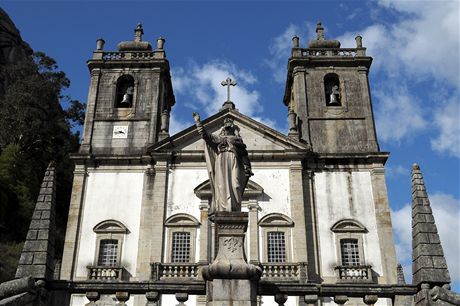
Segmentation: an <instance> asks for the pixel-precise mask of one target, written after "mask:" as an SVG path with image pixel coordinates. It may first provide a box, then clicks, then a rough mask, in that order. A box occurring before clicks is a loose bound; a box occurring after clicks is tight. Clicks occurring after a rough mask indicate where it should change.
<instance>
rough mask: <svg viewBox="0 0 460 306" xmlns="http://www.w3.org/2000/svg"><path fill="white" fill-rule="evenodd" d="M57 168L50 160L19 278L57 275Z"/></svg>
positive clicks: (17, 274)
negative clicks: (55, 270) (55, 269)
mask: <svg viewBox="0 0 460 306" xmlns="http://www.w3.org/2000/svg"><path fill="white" fill-rule="evenodd" d="M55 172H56V168H55V164H54V162H50V163H49V165H48V168H47V169H46V172H45V176H44V178H43V182H42V185H41V188H40V192H39V195H38V198H37V202H36V204H35V210H34V213H33V215H32V219H31V221H30V225H29V231H28V232H27V236H26V241H25V242H24V247H23V249H22V253H21V257H20V258H19V265H18V268H17V270H16V278H20V277H27V276H31V277H33V278H35V279H45V280H52V279H53V270H54V240H55V237H54V234H55V207H56V174H55Z"/></svg>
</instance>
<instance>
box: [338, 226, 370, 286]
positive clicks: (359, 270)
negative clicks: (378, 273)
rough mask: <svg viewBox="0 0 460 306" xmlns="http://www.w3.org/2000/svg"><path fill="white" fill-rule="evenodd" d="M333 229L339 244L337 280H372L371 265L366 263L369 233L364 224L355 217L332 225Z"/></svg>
mask: <svg viewBox="0 0 460 306" xmlns="http://www.w3.org/2000/svg"><path fill="white" fill-rule="evenodd" d="M331 231H332V232H334V235H335V239H336V245H337V266H336V267H335V270H336V273H337V281H338V282H371V281H372V272H371V266H370V265H366V263H365V254H364V248H363V240H364V234H365V233H367V229H366V228H365V227H364V225H362V224H361V223H360V222H358V221H356V220H353V219H342V220H340V221H338V222H336V223H335V224H334V225H333V226H332V227H331Z"/></svg>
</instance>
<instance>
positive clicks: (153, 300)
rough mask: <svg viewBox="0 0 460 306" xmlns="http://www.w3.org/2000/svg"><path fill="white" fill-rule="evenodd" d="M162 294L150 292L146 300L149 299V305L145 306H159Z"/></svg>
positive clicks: (146, 295)
mask: <svg viewBox="0 0 460 306" xmlns="http://www.w3.org/2000/svg"><path fill="white" fill-rule="evenodd" d="M160 297H161V295H160V293H159V292H158V291H150V292H147V293H146V294H145V298H146V299H147V304H145V306H158V305H159V304H158V302H159V301H160Z"/></svg>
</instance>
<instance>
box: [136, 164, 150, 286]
mask: <svg viewBox="0 0 460 306" xmlns="http://www.w3.org/2000/svg"><path fill="white" fill-rule="evenodd" d="M154 181H155V170H154V169H153V167H152V166H149V167H148V168H147V169H146V170H145V172H144V184H143V190H142V204H141V215H140V218H141V220H140V226H139V227H140V228H139V244H138V245H139V248H138V250H139V251H138V253H137V267H136V279H137V280H139V281H145V280H149V279H150V273H151V271H150V263H151V262H150V257H151V255H150V253H151V252H152V240H153V238H154V236H155V233H154V232H153V219H154V215H155V210H154V197H155V194H154V192H153V190H154Z"/></svg>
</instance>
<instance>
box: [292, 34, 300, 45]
mask: <svg viewBox="0 0 460 306" xmlns="http://www.w3.org/2000/svg"><path fill="white" fill-rule="evenodd" d="M292 47H293V48H298V47H299V36H297V35H294V37H292Z"/></svg>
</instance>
